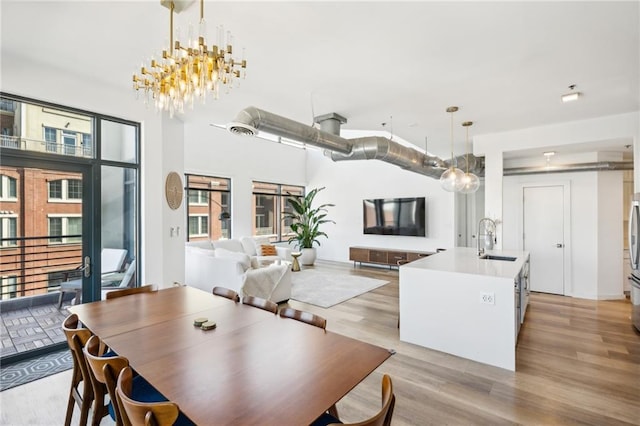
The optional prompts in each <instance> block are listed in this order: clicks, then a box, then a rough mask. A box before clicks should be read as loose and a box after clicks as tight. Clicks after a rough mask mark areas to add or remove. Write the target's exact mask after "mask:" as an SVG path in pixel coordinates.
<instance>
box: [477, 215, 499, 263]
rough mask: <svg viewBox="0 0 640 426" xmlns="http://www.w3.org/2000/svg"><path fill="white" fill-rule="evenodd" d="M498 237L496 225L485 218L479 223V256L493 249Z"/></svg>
mask: <svg viewBox="0 0 640 426" xmlns="http://www.w3.org/2000/svg"><path fill="white" fill-rule="evenodd" d="M495 235H496V223H495V222H494V221H493V220H492V219H489V218H488V217H484V218H482V219H480V222H478V256H482V255H483V254H484V251H485V249H487V250H491V249H493V244H494V243H495Z"/></svg>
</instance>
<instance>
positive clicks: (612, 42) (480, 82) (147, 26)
mask: <svg viewBox="0 0 640 426" xmlns="http://www.w3.org/2000/svg"><path fill="white" fill-rule="evenodd" d="M0 12H1V13H0V14H1V15H2V18H1V20H2V21H1V24H2V27H1V34H0V36H1V38H0V48H1V52H0V53H1V54H2V60H3V61H2V62H3V63H4V62H5V61H6V58H8V57H9V58H10V57H11V55H17V56H27V57H33V58H34V59H35V60H36V61H38V62H40V63H42V64H43V65H45V66H52V67H56V68H60V69H63V70H68V71H69V72H73V73H79V74H84V75H86V76H88V78H90V79H91V80H92V81H95V82H96V84H105V85H108V86H113V87H114V88H116V87H123V88H128V87H130V86H131V75H132V72H133V71H137V70H138V67H139V66H140V64H141V61H142V60H143V59H145V58H149V57H150V56H151V54H153V53H154V52H155V53H156V54H157V53H158V52H159V51H160V49H161V47H162V45H163V44H165V43H166V42H167V40H168V32H169V12H168V9H166V8H164V7H162V6H161V5H160V2H159V1H158V0H155V1H152V0H146V1H134V2H132V1H108V2H107V1H104V2H100V1H83V2H80V1H44V2H34V1H25V0H20V1H17V0H2V1H1V2H0ZM204 13H205V19H206V20H207V23H208V26H209V32H210V34H211V36H210V37H209V39H210V40H211V41H213V35H214V28H215V26H216V25H218V24H224V25H225V28H226V29H229V30H231V31H232V33H233V34H234V36H235V39H236V43H235V46H234V47H235V48H236V51H237V52H238V51H240V50H241V49H240V48H242V47H244V48H245V49H246V59H247V61H248V69H247V78H246V80H242V82H241V87H239V88H234V89H232V90H231V92H230V93H229V94H225V95H222V96H221V98H220V99H219V100H217V101H209V102H208V103H207V105H204V106H203V105H196V108H195V110H194V111H190V112H188V114H186V115H185V116H184V117H181V119H182V120H184V121H186V122H190V121H198V122H206V123H227V122H229V121H232V120H233V118H234V116H235V114H236V113H237V112H238V111H240V110H241V109H242V108H244V107H247V106H250V105H253V106H256V107H258V108H261V109H265V110H268V111H270V112H273V113H275V114H279V115H282V116H285V117H287V118H291V119H293V120H296V121H300V122H302V123H308V124H311V123H312V117H313V116H314V115H321V114H326V113H329V112H337V113H339V114H341V115H343V116H345V117H346V118H347V119H348V122H347V123H346V124H345V125H343V128H344V129H353V130H376V131H379V130H386V131H389V132H391V133H392V134H393V135H395V136H397V137H400V138H402V139H404V140H406V141H409V142H411V143H413V144H415V145H417V146H419V147H422V148H424V147H425V138H428V146H427V148H428V150H429V151H430V152H432V153H434V154H436V155H439V156H442V157H443V158H446V157H448V156H449V140H450V139H449V138H450V136H449V119H450V117H449V115H448V114H447V113H446V112H445V109H446V108H447V107H448V106H450V105H457V106H459V107H460V111H459V112H458V113H456V115H455V117H454V119H455V123H456V127H455V139H456V147H455V149H456V151H457V153H461V152H462V151H463V150H464V138H465V137H464V131H463V128H462V127H461V126H460V125H459V124H460V123H461V122H462V121H466V120H471V121H474V123H475V124H474V125H473V126H472V127H471V128H470V135H471V136H472V137H473V135H475V134H488V133H494V132H502V131H507V130H513V129H522V128H527V127H534V126H541V125H545V124H552V123H559V122H566V121H573V120H582V119H588V118H592V117H599V116H605V115H614V114H620V113H627V112H631V111H638V110H639V109H640V84H639V80H640V32H639V27H640V25H639V23H640V3H639V2H638V1H626V2H617V3H616V2H608V1H607V2H592V1H586V2H579V1H571V2H515V1H502V2H490V3H489V2H477V1H474V2H454V1H448V2H429V1H427V2H415V1H414V2H391V1H387V2H359V1H357V2H337V1H333V2H317V1H299V2H264V1H260V2H244V1H236V2H212V1H206V2H205V8H204ZM198 14H199V10H198V4H197V2H196V3H194V4H192V5H191V6H190V7H188V8H187V9H186V10H185V11H184V12H182V13H180V14H179V15H177V16H176V18H175V21H176V22H175V25H176V26H179V27H181V28H183V34H184V33H185V31H184V29H185V28H186V26H187V24H188V22H194V23H195V22H196V21H197V20H198V17H199V16H198ZM3 66H4V65H3ZM571 84H575V85H577V87H576V90H579V91H580V92H582V93H583V94H584V96H583V98H582V99H581V100H580V101H578V102H574V103H567V104H563V103H562V102H560V95H562V94H564V93H567V92H569V89H568V86H569V85H571ZM7 89H8V88H3V90H7ZM61 102H63V100H61ZM383 123H386V124H383ZM216 131H218V130H216ZM606 142H607V143H606V149H608V150H612V149H618V148H619V149H620V150H625V149H627V148H624V145H625V144H628V141H624V140H622V141H620V142H619V144H616V143H612V142H611V141H606ZM592 145H593V143H592V144H591V145H590V146H589V148H588V149H594V148H593V146H592ZM585 149H586V148H585ZM595 149H598V148H597V144H596V148H595ZM574 150H575V147H574ZM627 150H628V149H627Z"/></svg>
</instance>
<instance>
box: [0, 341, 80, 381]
mask: <svg viewBox="0 0 640 426" xmlns="http://www.w3.org/2000/svg"><path fill="white" fill-rule="evenodd" d="M72 367H73V358H72V357H71V352H70V351H69V350H68V349H65V350H62V351H57V352H53V353H50V354H47V355H43V356H40V357H38V358H33V359H29V360H26V361H21V362H16V363H14V364H9V365H7V366H4V365H3V366H2V372H1V373H0V391H3V390H7V389H10V388H12V387H15V386H18V385H23V384H25V383H29V382H32V381H34V380H38V379H42V378H43V377H47V376H50V375H52V374H56V373H60V372H62V371H65V370H68V369H70V368H72Z"/></svg>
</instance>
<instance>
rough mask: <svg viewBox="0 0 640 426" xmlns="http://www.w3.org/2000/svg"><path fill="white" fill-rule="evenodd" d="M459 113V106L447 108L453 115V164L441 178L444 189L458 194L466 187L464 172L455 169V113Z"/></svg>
mask: <svg viewBox="0 0 640 426" xmlns="http://www.w3.org/2000/svg"><path fill="white" fill-rule="evenodd" d="M456 111H458V107H457V106H452V107H449V108H447V112H448V113H450V114H451V163H450V165H449V168H448V169H447V170H445V171H444V173H442V175H441V176H440V185H441V186H442V189H444V190H445V191H449V192H458V191H460V189H462V186H463V185H464V183H463V181H462V179H463V177H464V172H463V171H462V170H460V169H459V168H457V167H455V165H454V162H455V158H454V157H453V113H454V112H456Z"/></svg>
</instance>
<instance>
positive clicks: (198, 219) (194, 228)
mask: <svg viewBox="0 0 640 426" xmlns="http://www.w3.org/2000/svg"><path fill="white" fill-rule="evenodd" d="M208 236H209V216H206V215H198V216H189V237H208Z"/></svg>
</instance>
